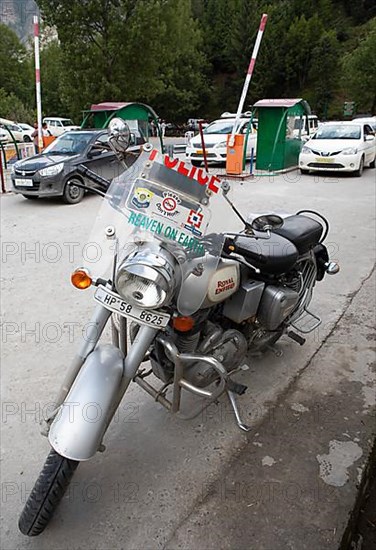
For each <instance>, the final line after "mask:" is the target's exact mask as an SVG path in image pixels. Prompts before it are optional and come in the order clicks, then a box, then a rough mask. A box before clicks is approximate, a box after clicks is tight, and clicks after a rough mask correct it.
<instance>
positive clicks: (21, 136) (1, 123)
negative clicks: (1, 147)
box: [0, 118, 33, 143]
mask: <svg viewBox="0 0 376 550" xmlns="http://www.w3.org/2000/svg"><path fill="white" fill-rule="evenodd" d="M0 128H1V131H2V133H4V132H5V133H6V135H7V139H6V141H7V142H9V143H11V142H12V141H13V139H12V135H13V137H14V139H15V140H16V141H19V142H21V141H25V142H30V141H32V138H31V134H32V132H33V128H32V129H31V131H29V130H24V129H23V128H22V127H21V126H20V125H19V124H17V123H16V122H13V121H12V120H7V119H6V118H0ZM10 132H11V133H12V135H11V133H10Z"/></svg>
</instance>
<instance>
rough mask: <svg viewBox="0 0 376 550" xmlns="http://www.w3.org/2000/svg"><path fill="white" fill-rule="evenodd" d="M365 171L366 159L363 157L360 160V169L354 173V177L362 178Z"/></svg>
mask: <svg viewBox="0 0 376 550" xmlns="http://www.w3.org/2000/svg"><path fill="white" fill-rule="evenodd" d="M363 169H364V158H363V157H362V158H361V159H360V163H359V168H358V170H355V171H354V176H356V177H358V178H360V177H361V175H362V174H363Z"/></svg>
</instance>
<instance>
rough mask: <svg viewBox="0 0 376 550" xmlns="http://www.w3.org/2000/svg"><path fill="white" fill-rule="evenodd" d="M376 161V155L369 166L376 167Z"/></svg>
mask: <svg viewBox="0 0 376 550" xmlns="http://www.w3.org/2000/svg"><path fill="white" fill-rule="evenodd" d="M375 162H376V156H375V158H374V159H373V161H372V162H370V163H369V167H370V168H375Z"/></svg>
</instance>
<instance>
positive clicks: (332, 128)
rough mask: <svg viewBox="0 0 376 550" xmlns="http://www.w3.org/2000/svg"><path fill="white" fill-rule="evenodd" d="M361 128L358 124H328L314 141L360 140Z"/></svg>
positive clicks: (317, 134) (320, 130)
mask: <svg viewBox="0 0 376 550" xmlns="http://www.w3.org/2000/svg"><path fill="white" fill-rule="evenodd" d="M360 136H361V128H360V126H358V125H356V124H330V125H329V124H326V125H324V126H321V128H319V129H318V131H317V132H316V134H315V135H314V136H313V137H312V139H360Z"/></svg>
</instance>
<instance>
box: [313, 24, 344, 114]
mask: <svg viewBox="0 0 376 550" xmlns="http://www.w3.org/2000/svg"><path fill="white" fill-rule="evenodd" d="M338 66H339V43H338V40H337V38H336V34H335V32H334V31H327V32H324V33H323V34H322V35H321V38H320V40H319V42H318V43H317V45H316V46H315V47H314V48H313V50H312V62H311V68H310V71H309V81H310V82H311V90H312V91H311V95H312V98H310V97H308V98H307V99H309V100H310V102H311V103H312V104H313V105H315V110H316V112H317V114H318V115H319V116H321V117H323V118H325V119H326V118H327V116H328V109H329V105H330V103H331V101H332V100H333V98H334V96H335V92H336V89H337V86H338V80H339V79H338Z"/></svg>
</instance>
